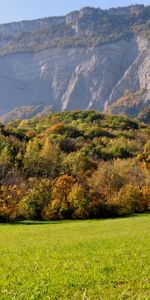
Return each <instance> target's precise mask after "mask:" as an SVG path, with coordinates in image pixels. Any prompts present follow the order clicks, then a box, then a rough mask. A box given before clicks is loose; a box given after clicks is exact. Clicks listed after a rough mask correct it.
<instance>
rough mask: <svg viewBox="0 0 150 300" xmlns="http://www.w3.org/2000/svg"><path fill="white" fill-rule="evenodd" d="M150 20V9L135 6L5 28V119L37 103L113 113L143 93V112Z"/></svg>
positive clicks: (1, 57) (0, 52) (1, 40)
mask: <svg viewBox="0 0 150 300" xmlns="http://www.w3.org/2000/svg"><path fill="white" fill-rule="evenodd" d="M149 20H150V6H147V7H144V6H143V5H135V6H130V7H125V8H118V9H110V10H106V11H103V10H101V9H94V8H88V7H87V8H83V9H81V10H80V11H75V12H72V13H70V14H69V15H67V16H65V17H54V18H45V19H41V20H35V21H25V22H19V23H10V24H5V25H0V87H1V89H0V115H1V116H3V115H4V114H6V113H8V112H11V111H12V110H14V109H16V107H21V106H26V105H33V103H35V104H36V105H39V104H40V103H43V105H45V106H51V107H52V110H53V111H62V110H76V109H83V110H84V109H96V110H98V111H108V109H109V107H110V106H111V105H112V104H113V103H115V102H116V101H117V100H118V99H119V98H121V97H123V96H124V95H125V94H127V93H129V94H130V93H136V92H138V91H140V90H143V91H144V93H143V95H142V99H141V101H142V105H141V106H140V107H139V109H138V110H137V111H136V113H139V112H141V110H143V109H145V107H146V106H147V105H148V104H149V101H150V21H149ZM20 109H22V108H20ZM125 112H126V109H124V111H123V113H125ZM9 116H10V118H9V119H11V113H10V114H9ZM13 116H14V114H12V118H13ZM27 117H28V116H27ZM29 117H30V116H29Z"/></svg>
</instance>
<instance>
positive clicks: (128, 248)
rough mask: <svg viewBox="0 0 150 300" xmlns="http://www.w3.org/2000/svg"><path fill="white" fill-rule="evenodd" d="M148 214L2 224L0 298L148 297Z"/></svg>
mask: <svg viewBox="0 0 150 300" xmlns="http://www.w3.org/2000/svg"><path fill="white" fill-rule="evenodd" d="M149 251H150V215H148V214H147V215H146V214H145V215H140V216H133V217H129V218H124V219H114V220H113V219H112V220H91V221H65V222H49V223H40V222H39V223H32V222H31V223H30V222H29V223H25V224H23V223H22V224H16V225H7V224H5V225H4V224H1V225H0V288H1V292H0V299H1V300H2V299H6V300H9V299H11V300H13V299H15V300H20V299H23V300H30V299H43V300H48V299H63V300H65V299H69V300H74V299H77V300H80V299H81V300H82V299H84V300H88V299H89V300H93V299H96V300H100V299H102V300H103V299H104V300H105V299H106V300H109V299H116V300H119V299H135V300H138V299H146V300H148V299H150V268H149V263H150V255H149V254H150V252H149Z"/></svg>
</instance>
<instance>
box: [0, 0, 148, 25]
mask: <svg viewBox="0 0 150 300" xmlns="http://www.w3.org/2000/svg"><path fill="white" fill-rule="evenodd" d="M130 4H145V5H150V0H141V1H138V0H0V23H1V24H2V23H7V22H12V21H20V20H32V19H36V18H43V17H48V16H58V15H65V14H67V13H69V12H71V11H73V10H78V9H80V8H81V7H84V6H92V7H100V8H102V9H105V8H109V7H116V6H127V5H130Z"/></svg>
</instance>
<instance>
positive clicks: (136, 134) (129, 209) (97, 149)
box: [0, 111, 150, 221]
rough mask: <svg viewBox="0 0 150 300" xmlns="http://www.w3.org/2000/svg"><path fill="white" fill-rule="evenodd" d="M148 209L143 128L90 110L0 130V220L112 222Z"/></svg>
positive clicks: (149, 159)
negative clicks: (103, 219)
mask: <svg viewBox="0 0 150 300" xmlns="http://www.w3.org/2000/svg"><path fill="white" fill-rule="evenodd" d="M149 206H150V127H149V126H148V125H145V124H144V123H140V122H138V121H136V120H131V119H129V118H126V117H122V116H108V115H104V114H101V113H98V112H95V111H88V112H86V111H74V112H64V113H56V114H50V115H48V116H46V117H43V118H34V119H31V120H29V121H27V120H23V121H15V122H11V123H9V124H7V125H5V126H4V125H2V124H1V126H0V220H1V221H8V220H12V221H13V220H18V219H43V220H51V219H52V220H55V219H66V218H69V219H70V218H75V219H76V218H81V219H84V218H93V217H112V216H122V215H126V214H131V213H134V212H143V211H145V210H148V208H149Z"/></svg>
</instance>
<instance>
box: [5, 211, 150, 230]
mask: <svg viewBox="0 0 150 300" xmlns="http://www.w3.org/2000/svg"><path fill="white" fill-rule="evenodd" d="M144 216H145V217H147V216H150V211H147V212H144V213H136V214H131V215H126V216H122V217H121V216H120V217H107V218H104V217H100V218H91V219H85V220H81V219H80V220H79V219H78V220H73V219H70V220H56V221H40V220H34V221H33V220H27V221H11V222H0V225H30V226H31V225H32V226H35V225H61V224H64V223H66V224H67V223H74V222H84V221H86V222H92V221H109V220H121V219H129V218H130V219H131V218H137V217H144Z"/></svg>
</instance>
